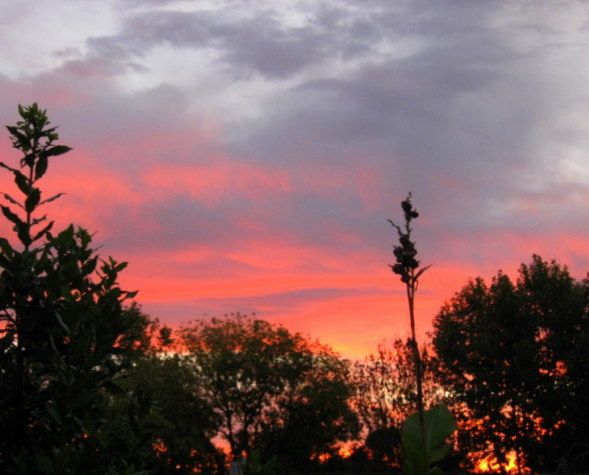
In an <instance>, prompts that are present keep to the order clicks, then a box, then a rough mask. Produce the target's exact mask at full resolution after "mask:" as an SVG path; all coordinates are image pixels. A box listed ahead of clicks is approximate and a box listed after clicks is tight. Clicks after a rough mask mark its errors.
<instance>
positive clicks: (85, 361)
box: [0, 104, 589, 474]
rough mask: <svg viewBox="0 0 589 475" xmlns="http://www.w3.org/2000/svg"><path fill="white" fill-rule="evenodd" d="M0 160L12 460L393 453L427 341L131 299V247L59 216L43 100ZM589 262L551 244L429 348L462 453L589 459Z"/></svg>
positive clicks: (314, 459) (1, 291) (121, 469)
mask: <svg viewBox="0 0 589 475" xmlns="http://www.w3.org/2000/svg"><path fill="white" fill-rule="evenodd" d="M19 113H20V115H21V120H20V121H19V122H18V123H17V124H16V125H15V126H11V127H8V131H9V133H10V135H11V138H12V142H13V146H14V147H15V148H16V149H17V150H18V151H20V152H21V154H22V159H21V162H20V167H12V166H10V165H8V164H4V163H0V166H1V167H3V168H4V169H6V170H7V171H8V172H9V173H11V174H12V175H13V177H14V182H15V190H17V192H18V193H19V195H20V196H16V197H15V196H13V195H11V194H7V193H2V194H3V196H4V198H5V200H6V205H3V206H2V207H1V208H0V209H1V211H2V213H3V215H4V217H5V218H6V220H7V222H8V223H10V226H11V227H12V228H13V231H14V235H11V236H9V239H7V238H0V388H1V391H0V473H20V474H140V473H141V474H146V473H154V474H168V473H169V474H172V473H203V474H223V473H227V471H228V468H229V464H230V462H231V461H232V460H239V459H242V458H244V459H245V460H246V462H245V464H244V467H243V468H244V471H245V473H250V474H251V473H260V474H261V473H266V474H271V473H286V472H299V473H310V472H314V471H317V472H319V471H332V472H333V471H345V470H356V471H377V470H382V471H391V470H400V467H401V440H400V439H401V435H400V428H401V424H402V422H403V421H404V420H405V419H406V418H407V416H408V415H410V414H413V413H415V412H416V409H417V404H418V402H417V398H416V396H415V371H414V367H413V363H414V361H415V358H414V354H412V351H413V350H414V348H413V347H412V346H411V344H410V342H403V341H395V342H393V343H392V345H390V346H388V345H385V344H383V345H382V346H380V347H379V348H378V349H377V350H376V352H375V354H373V355H371V356H369V357H367V358H366V359H365V360H363V361H356V362H351V361H347V360H345V359H342V358H341V357H340V356H339V355H337V354H336V353H334V352H333V351H332V350H331V349H329V348H328V347H326V346H324V345H322V344H320V343H319V342H316V341H311V340H310V339H308V338H305V337H303V336H302V335H300V334H298V333H293V332H290V331H289V330H288V329H286V328H285V327H283V326H280V325H273V324H270V323H269V322H266V321H264V320H260V319H257V318H255V317H254V316H246V315H239V314H238V315H230V316H226V317H224V318H212V319H207V320H197V321H194V322H191V323H189V324H187V325H186V326H185V327H182V328H179V329H176V330H174V331H172V330H171V329H170V328H167V327H166V326H163V325H160V324H159V322H158V321H157V320H153V319H151V318H150V317H148V316H147V315H145V314H143V312H142V311H141V309H140V308H139V307H138V306H137V305H136V304H133V303H130V302H131V301H132V300H131V299H133V297H134V296H135V293H134V292H128V291H125V290H123V289H121V288H120V286H119V285H118V283H117V279H118V274H119V273H120V272H121V271H123V270H124V268H125V264H124V263H118V262H116V261H115V260H113V259H112V258H107V259H101V258H100V256H99V255H98V254H97V253H96V250H95V249H94V248H93V247H92V237H91V235H90V234H89V233H88V232H87V231H85V230H84V229H81V228H77V227H75V226H73V225H72V226H69V227H67V228H66V229H64V230H62V231H59V232H55V231H54V230H53V223H52V222H50V221H48V220H47V218H46V216H45V215H44V214H43V213H41V212H40V208H41V207H42V206H44V205H45V204H46V203H49V202H51V201H53V200H55V199H57V198H58V197H59V195H56V196H50V197H45V196H44V195H43V194H42V191H41V189H40V187H39V182H40V180H42V178H43V177H44V175H45V173H46V172H47V169H48V165H49V163H50V161H51V160H53V159H54V158H55V157H58V156H60V155H63V154H65V153H67V152H68V151H69V148H68V147H66V146H63V145H58V144H56V141H57V140H58V138H59V137H58V134H57V132H56V129H55V128H54V127H51V125H50V123H49V121H48V119H47V115H46V113H45V111H43V110H41V109H39V108H38V107H37V105H36V104H34V105H32V106H30V107H24V108H23V107H20V108H19ZM588 320H589V280H588V279H585V280H583V281H577V280H575V279H574V278H573V277H571V276H570V274H569V272H568V271H567V269H566V268H565V267H562V266H560V265H558V264H557V263H555V262H550V263H548V262H545V261H543V260H542V259H541V258H540V257H538V256H534V257H533V259H532V262H531V263H530V264H528V265H522V266H521V267H520V269H519V273H518V276H517V278H516V280H515V281H513V280H511V279H509V278H508V277H507V276H506V275H504V274H502V273H499V274H498V275H497V276H495V277H494V278H493V279H492V280H491V281H490V282H488V283H486V282H485V281H483V280H482V279H475V280H472V281H470V282H468V283H467V284H466V286H465V287H464V288H463V289H462V290H461V291H460V292H458V293H457V294H456V295H455V296H454V298H453V299H452V300H450V302H449V303H447V304H446V305H445V306H444V307H443V308H442V309H441V311H440V312H439V314H438V315H437V316H436V318H435V320H434V325H433V331H432V334H431V342H430V343H429V344H428V345H425V346H424V347H423V348H421V350H420V351H421V358H420V361H421V365H422V371H421V374H422V375H423V385H422V386H423V393H424V400H425V403H426V406H427V407H431V406H433V405H435V404H438V403H445V404H448V405H449V406H450V407H451V409H452V411H453V413H454V415H455V417H456V419H457V420H458V421H459V423H460V430H459V431H458V432H457V435H456V436H455V439H454V441H453V442H454V451H453V453H452V455H451V457H450V458H447V459H446V460H445V461H444V464H445V467H446V468H448V469H457V468H460V469H463V470H474V469H476V468H481V467H480V466H479V467H477V466H476V463H477V461H480V460H482V459H483V458H485V457H487V458H488V457H491V458H492V459H493V461H495V462H496V463H497V465H493V464H492V463H490V462H489V463H488V464H487V465H489V464H490V465H491V467H493V466H495V467H496V468H497V470H504V469H505V467H506V466H507V465H506V463H507V461H508V459H509V458H510V457H511V458H513V457H514V454H515V457H516V458H517V461H516V462H517V466H518V467H519V468H520V469H523V468H524V467H525V468H528V469H531V470H533V471H558V472H560V473H565V472H574V471H583V470H584V471H586V470H587V469H588V468H589V425H588V424H587V422H588V417H587V414H588V412H587V408H588V407H589V387H588V385H589V364H588V362H589V322H588Z"/></svg>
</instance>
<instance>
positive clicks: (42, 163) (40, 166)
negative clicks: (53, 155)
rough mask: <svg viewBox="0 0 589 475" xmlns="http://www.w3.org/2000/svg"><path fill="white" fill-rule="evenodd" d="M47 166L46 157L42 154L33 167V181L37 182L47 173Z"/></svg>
mask: <svg viewBox="0 0 589 475" xmlns="http://www.w3.org/2000/svg"><path fill="white" fill-rule="evenodd" d="M47 165H48V160H47V155H46V154H44V153H42V154H41V155H40V156H39V161H38V162H37V165H36V166H35V180H38V179H39V178H41V177H42V176H43V175H45V172H46V171H47Z"/></svg>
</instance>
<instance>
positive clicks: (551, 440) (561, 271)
mask: <svg viewBox="0 0 589 475" xmlns="http://www.w3.org/2000/svg"><path fill="white" fill-rule="evenodd" d="M588 295H589V292H588V281H587V280H584V281H576V280H575V279H574V278H573V277H571V275H570V274H569V271H568V270H567V268H566V267H562V266H560V265H559V264H557V263H556V262H554V261H552V262H550V263H548V262H546V261H544V260H542V259H541V258H540V257H539V256H534V257H533V259H532V262H531V263H530V264H528V265H525V264H522V266H521V267H520V269H519V272H518V277H517V280H516V281H515V282H513V281H512V279H510V278H509V277H508V276H507V275H505V274H504V273H502V272H499V273H498V274H497V275H496V276H495V277H494V278H493V279H492V280H491V282H490V284H487V283H486V282H485V281H484V280H483V279H481V278H477V279H474V280H472V281H470V282H468V284H467V285H466V286H464V288H463V289H462V290H461V291H460V292H458V293H457V294H456V295H455V297H454V298H453V299H452V300H451V301H450V302H449V303H448V304H446V305H445V306H444V307H443V308H442V310H441V311H440V313H439V314H438V315H437V317H436V319H435V321H434V332H433V345H434V348H435V351H436V353H437V355H438V357H439V359H440V362H441V367H440V370H441V372H440V375H441V378H442V383H443V384H444V385H447V387H448V389H451V390H453V391H454V392H455V396H456V398H457V400H458V401H459V402H460V403H462V404H463V406H462V408H461V411H460V412H461V414H462V419H463V425H464V426H465V427H466V426H468V428H469V430H468V431H466V432H463V439H464V440H463V441H462V445H463V447H464V448H465V449H469V450H471V451H474V452H477V451H479V452H484V451H488V450H489V448H492V450H493V451H494V454H495V456H496V457H497V458H498V460H500V461H504V460H505V458H506V455H507V453H508V452H509V451H511V450H515V451H516V452H517V453H518V454H520V456H521V457H524V458H525V460H524V461H523V462H526V463H528V464H529V465H531V466H532V468H534V469H544V470H546V469H554V468H555V463H557V462H558V461H559V460H560V459H561V457H562V456H563V454H565V453H566V452H567V451H568V449H569V448H570V447H573V446H579V447H582V446H586V444H587V443H588V442H589V438H588V429H587V426H586V424H585V423H584V422H582V421H585V420H586V417H585V416H586V410H587V406H588V403H589V396H588V395H589V392H588V391H587V389H588V384H589V366H588V365H587V361H588V360H589V345H588V342H589V340H588V338H589V321H588V319H589V315H588V308H589V305H588V302H589V300H588ZM583 414H584V415H583Z"/></svg>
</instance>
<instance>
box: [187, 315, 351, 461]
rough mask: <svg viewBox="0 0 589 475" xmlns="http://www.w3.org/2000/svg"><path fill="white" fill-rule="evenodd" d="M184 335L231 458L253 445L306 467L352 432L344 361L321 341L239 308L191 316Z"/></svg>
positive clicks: (203, 393) (265, 454) (265, 456)
mask: <svg viewBox="0 0 589 475" xmlns="http://www.w3.org/2000/svg"><path fill="white" fill-rule="evenodd" d="M182 341H183V344H184V346H185V348H186V349H187V350H188V352H189V358H190V360H191V363H192V368H193V370H194V372H195V374H196V375H198V379H199V381H200V385H199V388H198V391H199V392H200V394H201V396H202V397H203V398H204V399H205V400H206V401H208V403H209V404H210V405H211V406H212V407H213V409H214V411H215V413H216V414H217V416H218V417H219V418H220V420H221V426H220V427H221V431H220V433H221V435H222V437H223V438H224V439H225V440H226V441H227V443H228V444H229V446H230V448H231V452H232V454H233V456H234V457H236V458H239V457H241V456H242V455H244V454H250V453H252V451H253V449H258V450H259V451H260V454H261V456H262V459H263V460H268V459H269V458H271V456H273V455H276V456H277V457H278V461H279V463H280V464H281V465H282V466H283V467H284V468H289V469H291V468H292V469H300V468H303V469H308V467H309V463H310V462H312V461H313V460H316V459H317V457H318V455H319V454H323V453H330V452H333V449H332V446H333V444H334V443H336V442H337V441H340V440H346V439H349V438H352V437H354V436H355V435H356V433H357V431H358V422H357V418H356V416H355V414H354V413H353V412H352V411H351V409H350V407H349V405H348V399H349V397H350V396H351V388H350V386H349V384H348V382H347V374H348V373H347V371H348V365H347V363H346V362H345V361H343V360H341V359H339V358H338V357H337V356H336V355H335V354H334V353H332V352H331V351H329V350H328V349H327V348H324V347H321V346H319V345H317V344H313V343H311V342H309V341H307V340H306V339H304V338H303V337H302V336H301V335H299V334H297V333H295V334H292V333H290V332H289V331H288V330H287V329H286V328H284V327H282V326H275V325H271V324H270V323H268V322H266V321H263V320H257V319H254V318H250V317H247V316H244V315H235V316H233V317H228V318H223V319H212V320H209V321H197V322H194V324H193V325H191V326H189V327H186V328H185V329H184V330H183V332H182Z"/></svg>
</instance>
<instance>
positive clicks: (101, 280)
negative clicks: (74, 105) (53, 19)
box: [0, 104, 147, 474]
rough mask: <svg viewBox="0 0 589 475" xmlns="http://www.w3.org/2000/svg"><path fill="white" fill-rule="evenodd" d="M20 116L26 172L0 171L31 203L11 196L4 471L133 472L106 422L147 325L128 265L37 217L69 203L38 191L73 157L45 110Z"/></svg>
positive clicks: (3, 355)
mask: <svg viewBox="0 0 589 475" xmlns="http://www.w3.org/2000/svg"><path fill="white" fill-rule="evenodd" d="M18 110H19V114H20V116H21V120H19V121H18V122H17V123H16V125H14V126H8V127H7V129H8V131H9V133H10V135H11V138H12V144H13V146H14V148H15V149H17V150H18V151H20V152H21V154H22V158H21V160H20V167H12V166H9V165H7V164H5V163H0V166H1V167H3V168H5V169H6V170H8V171H9V172H10V173H11V174H12V175H13V177H14V182H15V184H16V188H17V189H18V190H19V192H20V194H21V196H22V197H21V198H20V199H18V198H15V197H13V196H11V195H9V194H8V193H2V194H3V196H4V198H5V200H6V201H7V202H8V203H7V205H2V207H1V210H2V213H3V215H4V217H5V218H6V219H7V221H8V222H9V223H10V224H11V225H12V228H13V231H14V233H15V238H12V239H10V240H9V239H7V238H4V237H2V238H0V387H2V395H1V396H0V471H2V472H8V471H12V472H17V473H28V474H29V473H30V474H33V473H60V474H61V473H63V474H68V473H102V474H104V473H108V472H109V470H111V469H112V470H115V469H118V468H121V467H126V466H127V463H126V460H125V458H124V454H120V453H113V452H111V451H110V449H109V447H108V441H106V440H104V438H103V429H104V425H103V419H104V418H103V414H104V407H105V405H106V404H107V401H108V398H109V394H110V393H111V392H112V391H115V390H116V389H117V386H116V380H117V376H118V375H119V374H121V372H122V371H123V370H124V369H125V368H127V367H129V365H130V364H131V362H132V359H133V357H134V354H135V352H136V348H137V347H138V346H140V344H139V342H140V341H141V338H142V334H143V331H144V329H145V326H146V325H147V321H146V320H145V319H144V318H142V317H141V315H140V314H137V313H136V312H129V311H126V310H125V308H124V306H123V302H124V301H125V300H127V299H129V298H132V297H133V296H134V295H135V293H133V292H127V291H124V290H122V289H121V288H120V287H119V286H118V284H117V277H118V274H119V272H120V271H122V270H123V269H124V268H125V266H126V264H125V263H118V262H116V261H115V260H114V259H112V258H108V259H107V260H105V261H103V260H101V259H100V258H99V256H98V255H97V254H96V253H95V251H94V250H93V249H92V248H91V247H90V245H91V241H92V239H91V236H90V234H89V233H88V232H87V231H86V230H84V229H82V228H76V227H74V226H73V225H70V226H68V227H67V228H66V229H64V230H63V231H61V232H59V233H57V234H55V235H54V234H52V232H51V230H52V228H53V222H52V221H47V218H46V215H44V214H39V213H38V211H39V209H40V208H41V207H42V206H44V205H46V204H47V203H50V202H51V201H53V200H55V199H57V198H58V197H59V196H60V195H61V194H58V195H55V196H52V197H49V198H44V196H43V194H42V191H41V189H40V188H39V182H40V180H41V179H42V178H43V177H44V176H45V173H46V172H47V169H48V165H49V162H50V161H51V160H52V159H53V158H55V157H57V156H59V155H63V154H64V153H67V152H68V151H69V150H70V148H69V147H67V146H65V145H57V144H56V141H57V140H58V139H59V136H58V134H57V132H56V128H55V127H50V123H49V121H48V119H47V114H46V111H44V110H42V109H40V108H39V107H38V106H37V104H33V105H31V106H29V107H21V106H19V109H18Z"/></svg>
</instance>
